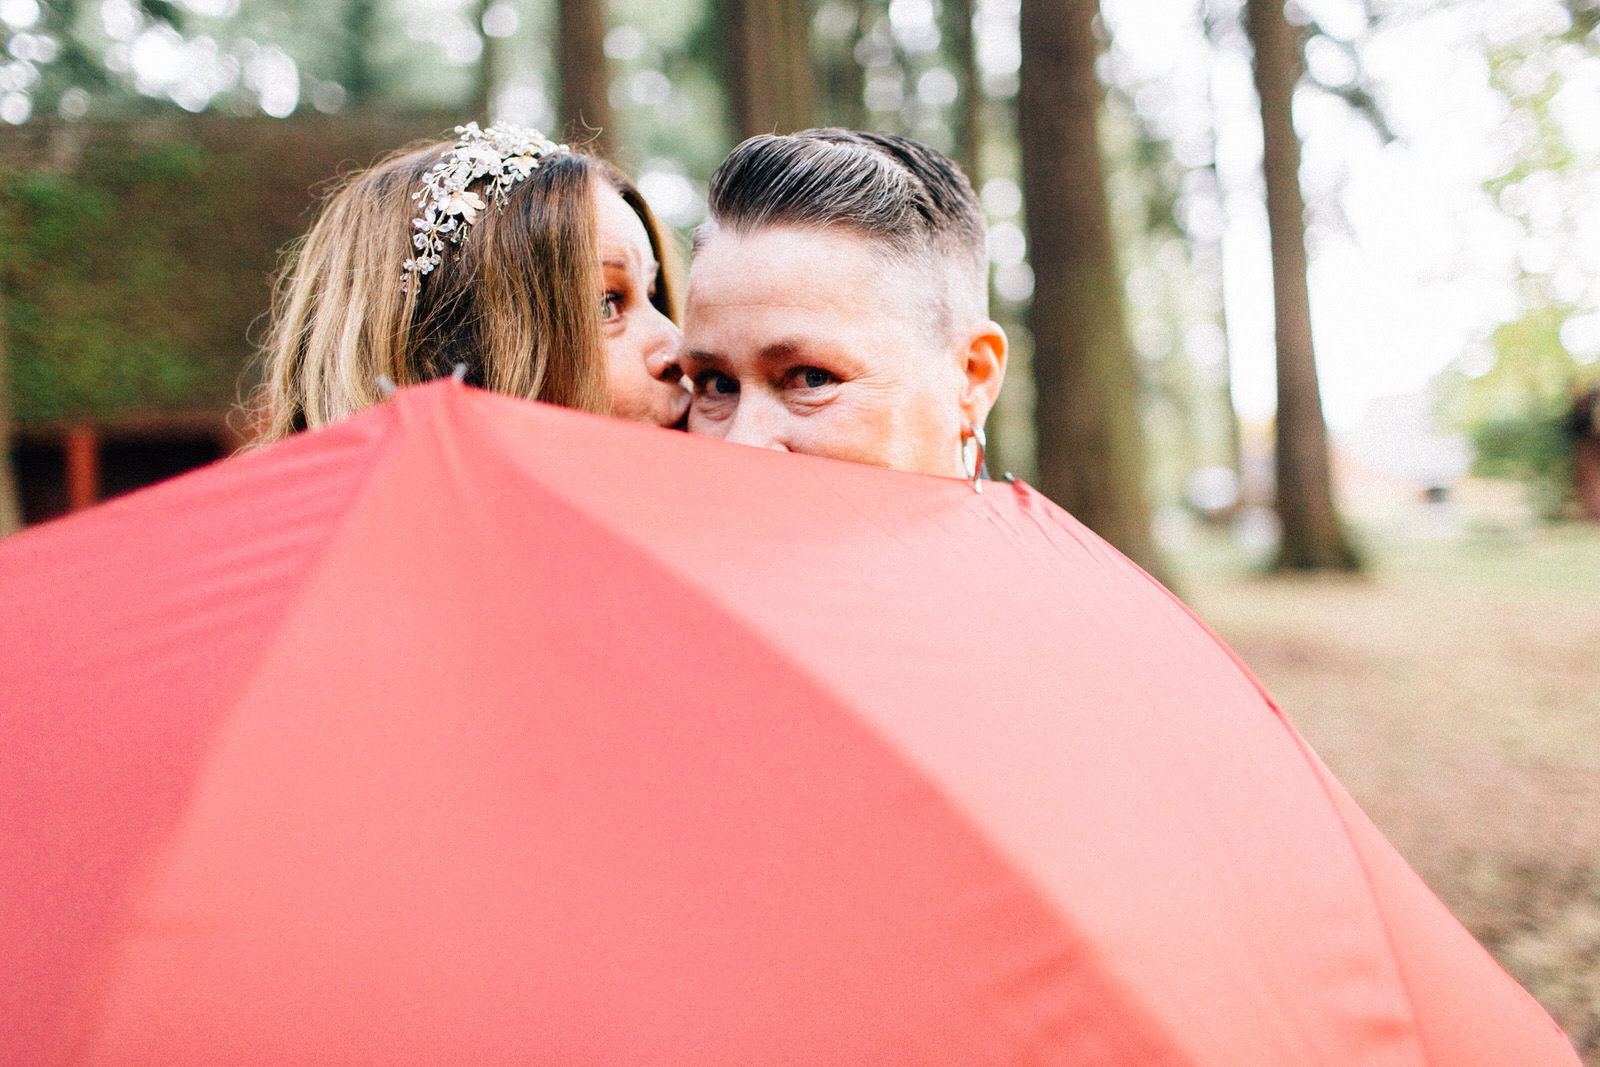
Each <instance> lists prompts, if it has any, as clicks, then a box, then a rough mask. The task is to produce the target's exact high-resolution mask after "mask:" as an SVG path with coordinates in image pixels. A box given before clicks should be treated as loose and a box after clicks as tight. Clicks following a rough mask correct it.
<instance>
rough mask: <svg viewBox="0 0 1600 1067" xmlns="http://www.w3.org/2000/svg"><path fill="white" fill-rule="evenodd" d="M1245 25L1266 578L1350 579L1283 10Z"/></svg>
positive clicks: (1258, 4) (1270, 6) (1268, 9)
mask: <svg viewBox="0 0 1600 1067" xmlns="http://www.w3.org/2000/svg"><path fill="white" fill-rule="evenodd" d="M1245 21H1246V30H1247V32H1248V33H1249V35H1250V42H1251V45H1252V46H1253V48H1254V49H1255V81H1256V92H1257V94H1258V95H1259V96H1260V98H1261V131H1262V140H1263V159H1262V166H1263V170H1264V172H1265V176H1266V185H1267V223H1268V226H1269V227H1270V229H1271V233H1272V296H1273V311H1274V314H1275V316H1276V322H1277V355H1278V416H1277V510H1278V519H1279V522H1280V523H1281V524H1282V527H1283V540H1282V543H1281V545H1280V547H1279V550H1278V558H1277V560H1276V562H1275V563H1274V569H1277V570H1355V569H1357V567H1358V566H1359V561H1358V559H1357V557H1356V553H1355V550H1354V549H1353V548H1352V547H1351V545H1350V542H1349V541H1348V540H1347V539H1346V537H1345V534H1344V530H1343V528H1342V527H1341V525H1340V523H1339V516H1338V513H1337V512H1336V511H1335V510H1334V506H1333V477H1332V474H1331V472H1330V469H1329V462H1328V430H1327V425H1326V424H1325V423H1324V422H1323V418H1322V394H1321V391H1320V389H1319V388H1318V385H1317V360H1316V354H1315V352H1314V351H1313V350H1312V347H1311V295H1310V290H1309V287H1308V285H1307V282H1306V241H1305V201H1304V199H1303V198H1302V196H1301V193H1300V140H1299V138H1298V136H1297V135H1296V134H1295V130H1294V116H1293V111H1292V104H1293V98H1294V87H1295V82H1296V80H1297V79H1298V77H1299V66H1300V60H1299V49H1298V48H1297V47H1296V45H1295V41H1294V37H1293V32H1292V31H1291V29H1290V27H1289V23H1288V21H1287V20H1286V19H1285V18H1284V14H1283V0H1248V2H1247V3H1246V5H1245Z"/></svg>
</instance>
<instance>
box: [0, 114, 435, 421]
mask: <svg viewBox="0 0 1600 1067" xmlns="http://www.w3.org/2000/svg"><path fill="white" fill-rule="evenodd" d="M453 121H454V119H453V117H451V116H445V115H437V114H433V115H395V114H388V113H385V114H380V115H373V114H366V115H355V116H349V117H333V118H324V117H316V118H306V119H290V120H271V119H229V118H222V117H216V116H196V117H186V118H176V119H162V120H155V121H151V120H146V121H143V122H139V123H136V124H130V125H119V126H65V125H61V126H41V127H28V128H24V129H20V130H16V131H7V132H6V133H5V135H4V136H3V137H0V313H3V329H4V333H3V343H4V344H5V345H6V346H7V351H8V354H9V355H10V358H11V367H10V371H11V389H12V405H13V406H12V413H13V418H14V419H15V422H16V425H17V426H19V427H20V428H22V429H26V428H28V427H30V426H35V425H40V424H51V423H58V422H62V421H67V420H91V421H97V420H110V419H116V418H120V417H127V416H138V415H143V414H149V413H173V412H183V413H195V412H209V413H218V414H220V413H222V412H225V411H226V410H227V409H228V408H229V407H230V406H231V405H232V404H234V403H235V402H236V401H237V400H238V398H239V396H240V395H241V392H243V391H246V390H248V388H249V387H250V386H251V385H252V384H253V382H252V381H250V380H249V378H248V375H249V372H250V364H251V358H252V355H253V342H254V340H256V339H257V335H256V333H255V332H254V330H258V329H259V327H260V320H261V318H262V316H263V315H264V313H265V312H266V311H267V308H268V305H269V302H270V295H271V282H272V276H273V274H274V272H275V270H276V269H277V266H278V263H279V256H280V253H281V251H282V250H283V248H284V247H285V246H287V245H288V244H289V243H290V242H292V241H293V240H294V239H295V238H296V237H298V236H299V235H300V234H301V233H302V232H304V230H305V228H306V227H307V226H308V225H309V224H310V221H311V218H312V217H313V209H314V206H315V204H316V202H317V201H318V199H319V197H320V194H321V192H322V190H323V189H325V188H326V186H327V184H328V183H329V182H330V181H331V180H332V179H334V178H335V177H336V176H338V175H340V174H342V173H346V172H348V171H350V170H353V169H356V168H359V167H362V166H365V165H367V164H368V163H370V162H372V161H373V160H374V159H375V158H377V157H378V156H380V155H382V154H384V153H386V152H387V151H389V150H391V149H394V148H398V147H400V146H401V145H403V144H406V143H409V142H411V141H415V140H418V139H422V138H432V137H436V136H439V135H441V134H442V133H444V132H445V131H446V130H448V129H449V128H450V126H451V125H452V124H453ZM253 328H254V330H253Z"/></svg>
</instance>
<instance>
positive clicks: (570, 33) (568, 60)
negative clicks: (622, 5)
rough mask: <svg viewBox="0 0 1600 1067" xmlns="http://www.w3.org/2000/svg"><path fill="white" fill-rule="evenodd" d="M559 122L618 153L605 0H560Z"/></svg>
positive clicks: (603, 152) (611, 155)
mask: <svg viewBox="0 0 1600 1067" xmlns="http://www.w3.org/2000/svg"><path fill="white" fill-rule="evenodd" d="M556 7H557V16H558V18H557V22H558V27H557V35H558V37H559V38H560V44H559V47H560V52H561V55H560V66H561V98H560V101H559V109H560V116H559V117H560V123H561V126H562V127H563V129H566V130H568V131H569V136H572V137H576V138H579V139H580V140H581V139H585V138H588V137H590V136H592V137H593V141H592V142H591V143H592V144H593V145H594V147H595V149H596V150H597V151H599V153H600V154H601V155H602V156H605V157H606V158H608V159H613V158H615V157H616V151H617V148H618V147H619V146H618V143H617V134H616V128H615V124H614V123H613V122H612V115H611V96H610V92H611V67H610V64H609V62H608V61H607V59H606V49H605V39H606V6H605V2H604V0H559V3H557V5H556Z"/></svg>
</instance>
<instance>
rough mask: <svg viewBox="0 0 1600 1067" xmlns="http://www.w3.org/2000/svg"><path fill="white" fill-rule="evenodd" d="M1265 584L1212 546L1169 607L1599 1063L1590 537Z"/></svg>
mask: <svg viewBox="0 0 1600 1067" xmlns="http://www.w3.org/2000/svg"><path fill="white" fill-rule="evenodd" d="M1370 557H1371V564H1372V565H1371V567H1370V568H1369V572H1368V573H1367V574H1365V575H1363V576H1360V577H1356V578H1330V577H1292V578H1291V577H1262V576H1259V575H1255V574H1252V573H1250V572H1249V570H1248V569H1247V568H1245V567H1244V566H1243V564H1242V562H1241V561H1240V560H1239V559H1238V558H1237V557H1235V556H1234V555H1233V553H1232V551H1231V549H1230V548H1229V547H1228V546H1227V545H1226V544H1225V543H1224V542H1223V541H1221V540H1220V539H1218V540H1207V539H1205V538H1200V539H1198V540H1197V541H1196V542H1195V543H1194V544H1193V546H1192V548H1191V550H1189V551H1187V552H1185V553H1183V554H1182V555H1180V556H1178V558H1177V562H1178V568H1177V569H1178V570H1179V576H1180V583H1181V588H1182V590H1183V592H1184V594H1185V599H1186V600H1188V601H1189V603H1190V604H1191V605H1192V606H1193V607H1194V608H1195V609H1196V611H1197V612H1198V613H1199V614H1200V615H1201V617H1202V618H1204V619H1206V621H1207V622H1209V623H1210V624H1211V625H1212V626H1213V627H1214V628H1215V629H1216V630H1217V631H1218V632H1219V633H1220V634H1221V635H1222V636H1223V638H1224V639H1225V640H1227V641H1228V643H1229V644H1231V645H1232V646H1233V647H1234V648H1235V649H1236V650H1237V651H1238V652H1239V654H1240V655H1241V656H1242V657H1243V659H1244V661H1245V662H1246V663H1247V664H1249V665H1250V667H1251V668H1252V669H1253V670H1254V671H1255V672H1256V674H1257V675H1258V676H1259V677H1260V678H1261V680H1262V681H1263V682H1264V683H1265V684H1266V686H1267V688H1268V689H1269V690H1270V691H1271V692H1272V693H1273V694H1274V695H1275V696H1276V697H1277V699H1278V701H1279V702H1280V703H1281V704H1282V706H1283V707H1284V710H1285V711H1286V712H1287V713H1288V714H1289V716H1290V718H1291V719H1292V720H1293V721H1294V722H1295V723H1296V725H1297V726H1298V727H1299V728H1300V730H1301V732H1302V733H1304V734H1305V736H1306V737H1307V739H1308V740H1309V741H1310V742H1311V744H1312V745H1313V747H1315V748H1316V749H1317V751H1318V752H1319V753H1320V754H1321V756H1322V757H1323V759H1324V760H1325V761H1326V762H1327V763H1328V764H1329V766H1330V767H1332V768H1333V770H1334V772H1335V773H1336V774H1337V775H1338V776H1339V777H1340V779H1341V781H1343V782H1344V784H1345V786H1346V787H1347V788H1348V789H1349V790H1350V792H1351V793H1352V794H1354V796H1355V797H1356V799H1357V800H1358V801H1359V802H1360V803H1361V805H1362V807H1363V808H1365V809H1366V811H1367V813H1368V814H1369V815H1370V816H1371V817H1372V819H1373V821H1375V822H1376V823H1377V824H1378V826H1379V827H1380V828H1382V829H1383V831H1384V832H1385V833H1386V834H1387V835H1388V836H1389V838H1390V840H1391V841H1393V842H1394V843H1395V845H1396V847H1398V848H1399V849H1400V851H1401V852H1402V853H1404V854H1405V856H1406V858H1407V859H1408V860H1410V861H1411V864H1412V866H1414V867H1415V868H1416V869H1417V871H1418V872H1419V873H1420V874H1421V875H1422V877H1423V878H1424V879H1425V880H1426V881H1427V882H1428V883H1429V885H1431V886H1432V887H1433V889H1434V891H1435V892H1437V893H1438V894H1439V896H1440V897H1441V898H1442V899H1443V900H1444V901H1445V903H1446V904H1447V905H1449V906H1450V908H1451V910H1452V911H1454V912H1455V914H1456V915H1457V916H1458V917H1459V918H1460V919H1461V920H1462V922H1463V923H1465V924H1466V925H1467V927H1468V928H1469V929H1471V930H1472V931H1473V933H1474V934H1475V935H1477V937H1478V938H1479V940H1481V941H1482V942H1483V943H1484V944H1485V945H1486V946H1487V947H1488V948H1489V950H1490V951H1491V952H1493V953H1494V954H1495V956H1496V958H1498V959H1499V960H1500V962H1501V964H1502V965H1504V966H1505V967H1506V969H1507V970H1509V971H1510V972H1511V973H1512V974H1513V975H1514V976H1516V978H1517V979H1518V980H1519V981H1521V982H1522V983H1523V985H1524V986H1526V987H1527V988H1528V989H1529V990H1530V991H1531V992H1533V993H1534V995H1535V996H1537V997H1538V998H1539V999H1540V1000H1541V1002H1543V1003H1544V1005H1545V1006H1546V1008H1548V1009H1549V1010H1550V1012H1551V1014H1552V1015H1554V1016H1555V1017H1556V1019H1557V1021H1558V1022H1560V1023H1561V1024H1562V1026H1563V1027H1564V1028H1565V1029H1566V1031H1567V1033H1568V1034H1569V1035H1570V1036H1571V1037H1572V1039H1573V1041H1574V1042H1575V1043H1576V1044H1577V1045H1578V1048H1579V1051H1580V1052H1581V1053H1582V1054H1583V1056H1584V1059H1585V1063H1587V1064H1589V1065H1591V1067H1600V528H1596V527H1587V528H1584V527H1561V528H1548V529H1538V528H1529V529H1524V530H1520V531H1505V530H1500V531H1493V530H1491V531H1483V532H1478V533H1473V532H1470V531H1469V532H1466V533H1463V534H1461V535H1460V536H1457V537H1454V538H1449V539H1431V540H1422V539H1411V540H1405V539H1401V538H1394V539H1392V540H1390V541H1389V542H1387V543H1380V544H1377V545H1374V546H1372V547H1371V550H1370Z"/></svg>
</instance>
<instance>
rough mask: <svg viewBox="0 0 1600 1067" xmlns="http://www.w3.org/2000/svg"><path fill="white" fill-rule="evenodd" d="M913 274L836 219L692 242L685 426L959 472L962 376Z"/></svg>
mask: <svg viewBox="0 0 1600 1067" xmlns="http://www.w3.org/2000/svg"><path fill="white" fill-rule="evenodd" d="M917 282H918V277H917V272H916V271H915V270H913V269H912V268H910V267H909V266H896V265H894V264H890V263H886V262H885V261H884V260H883V259H882V258H881V255H880V254H879V253H876V252H875V251H874V250H873V248H872V247H871V246H869V245H868V244H867V243H866V242H865V241H863V240H862V239H860V238H858V237H855V236H853V235H851V234H847V233H840V232H839V231H837V230H834V231H818V230H811V229H796V228H791V227H774V228H768V229H760V230H755V231H752V232H750V233H746V234H738V233H734V232H732V231H729V230H720V231H717V232H715V233H713V234H712V236H711V237H710V238H709V239H707V240H706V241H705V243H704V244H703V245H702V246H701V247H700V248H699V249H698V250H697V251H696V253H695V257H694V265H693V267H692V268H691V270H690V274H689V301H688V307H687V309H686V311H685V314H684V346H683V354H682V357H681V359H682V364H683V369H684V372H685V374H686V375H687V377H688V378H689V380H690V382H691V383H692V384H693V387H694V400H693V403H692V404H691V406H690V409H689V429H690V430H691V431H692V432H694V433H700V434H709V435H711V436H713V437H722V438H726V439H727V440H729V441H738V442H741V443H743V444H749V445H756V446H757V447H760V448H773V449H781V450H785V451H790V452H808V453H811V454H812V455H818V456H832V457H834V458H836V459H847V460H853V461H855V462H858V463H871V464H875V465H877V466H881V467H892V468H895V469H897V470H906V471H916V472H919V473H923V474H945V475H959V474H960V473H961V459H960V436H961V430H962V426H963V422H964V421H970V416H969V413H967V412H965V411H964V410H963V406H962V402H963V396H964V391H965V390H966V376H965V375H964V374H963V371H962V359H961V358H960V355H959V352H958V351H957V350H956V348H952V347H951V346H949V345H944V344H940V343H939V342H938V340H937V339H936V338H935V337H934V336H933V331H932V330H931V329H929V328H928V324H927V317H928V315H929V301H928V300H927V299H925V297H924V296H923V293H925V292H926V289H927V282H926V279H922V282H923V284H922V286H921V289H920V291H919V288H918V285H917ZM957 347H959V346H957ZM1001 358H1002V359H1003V354H1002V357H1001ZM984 411H985V413H986V412H987V408H986V407H985V409H984ZM979 421H980V423H981V415H980V416H979Z"/></svg>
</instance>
